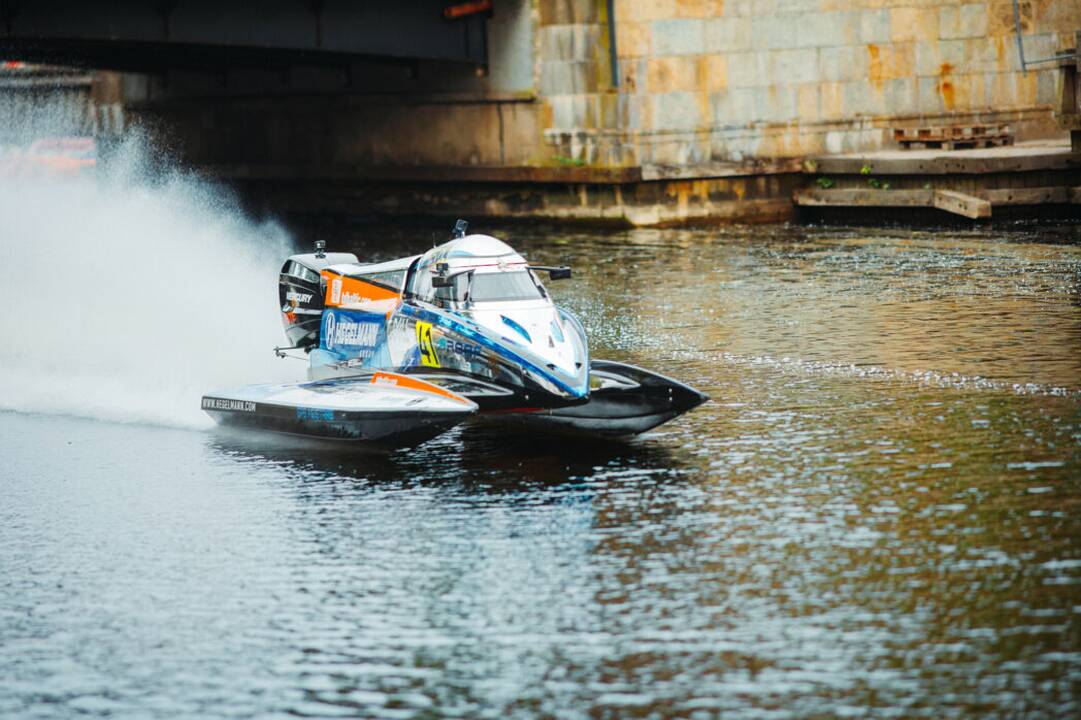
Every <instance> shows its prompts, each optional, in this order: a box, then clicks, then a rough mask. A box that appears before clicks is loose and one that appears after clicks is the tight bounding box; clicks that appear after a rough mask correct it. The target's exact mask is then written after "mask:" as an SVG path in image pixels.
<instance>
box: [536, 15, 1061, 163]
mask: <svg viewBox="0 0 1081 720" xmlns="http://www.w3.org/2000/svg"><path fill="white" fill-rule="evenodd" d="M537 5H538V8H539V13H538V15H539V21H538V35H539V38H540V53H539V63H540V65H541V72H540V76H541V85H540V93H541V96H542V99H543V101H544V102H545V103H546V104H547V107H548V108H549V110H550V118H551V123H550V125H549V126H548V128H547V130H546V136H547V138H548V141H549V144H550V145H551V146H553V147H554V148H555V152H556V153H557V155H560V156H569V157H570V158H571V159H572V160H574V161H582V162H587V163H615V164H672V165H694V164H704V163H709V162H717V161H744V160H747V159H749V158H779V157H796V156H801V155H806V154H812V153H823V152H843V151H852V150H861V149H873V148H876V147H880V146H882V145H883V144H884V141H885V139H886V132H887V129H888V128H889V127H892V126H895V125H913V124H921V123H927V124H941V123H964V122H987V121H994V120H1002V121H1007V122H1011V123H1012V124H1013V126H1014V128H1015V131H1016V132H1018V133H1019V135H1020V136H1021V137H1022V138H1024V137H1026V136H1039V135H1046V134H1048V133H1050V132H1054V131H1055V126H1054V123H1053V121H1052V120H1051V112H1050V107H1051V105H1052V104H1053V103H1054V101H1055V98H1056V96H1057V91H1056V71H1055V70H1054V69H1052V68H1051V67H1049V66H1047V65H1042V66H1038V68H1036V69H1032V70H1030V71H1029V72H1022V71H1021V69H1020V61H1019V59H1018V53H1017V46H1016V36H1015V34H1014V21H1013V7H1012V3H1011V2H1010V0H990V1H985V2H965V1H963V0H616V2H615V17H616V28H617V30H616V45H617V50H618V65H619V67H618V88H615V87H613V86H612V83H611V80H610V77H611V76H610V74H609V69H608V68H609V63H608V60H607V17H606V16H605V3H604V1H603V0H599V1H597V0H537ZM1020 8H1021V14H1022V20H1023V29H1024V33H1025V50H1026V56H1027V58H1028V59H1030V60H1031V59H1034V58H1046V57H1049V56H1050V55H1052V54H1054V53H1055V52H1056V51H1058V50H1060V49H1063V48H1065V47H1068V46H1070V45H1072V41H1073V32H1074V30H1076V29H1081V2H1078V0H1025V1H1024V2H1022V3H1021V4H1020Z"/></svg>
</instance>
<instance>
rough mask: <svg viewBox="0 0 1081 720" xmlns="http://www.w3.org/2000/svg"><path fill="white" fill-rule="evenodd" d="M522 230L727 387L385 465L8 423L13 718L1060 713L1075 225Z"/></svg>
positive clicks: (1071, 640)
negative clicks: (588, 433) (641, 415)
mask: <svg viewBox="0 0 1081 720" xmlns="http://www.w3.org/2000/svg"><path fill="white" fill-rule="evenodd" d="M505 231H506V232H505V234H507V235H508V236H509V237H510V238H511V240H512V242H515V243H517V244H518V245H519V246H521V247H522V248H523V249H524V250H525V251H526V252H527V254H528V257H530V258H531V259H533V260H536V261H538V262H544V263H550V264H556V263H560V262H569V263H571V264H573V265H574V266H575V267H576V270H577V277H576V279H575V280H573V281H572V282H570V283H560V284H553V287H552V289H553V292H555V293H556V294H557V296H558V297H559V298H560V299H561V301H564V302H566V303H567V304H568V305H570V306H571V307H572V308H573V309H574V310H575V311H576V312H577V313H578V314H579V315H580V316H581V317H582V318H583V320H584V321H585V323H586V325H587V328H588V330H589V332H590V333H591V336H592V338H593V341H594V354H595V355H598V356H603V357H611V358H612V359H616V360H628V361H631V362H636V363H638V364H642V365H645V366H647V367H652V368H656V369H658V370H660V371H662V372H666V373H669V374H672V375H674V376H676V377H679V378H681V379H685V380H688V381H690V382H691V383H693V384H695V385H697V386H699V387H701V389H702V390H704V391H705V392H707V393H709V394H710V395H711V396H712V397H713V398H714V400H713V401H712V402H710V403H708V404H706V405H704V406H702V407H701V408H699V409H697V410H696V411H694V412H692V413H690V414H689V415H687V416H686V417H684V418H681V419H680V420H679V421H678V422H675V423H672V424H669V425H665V426H662V427H661V428H659V429H658V430H657V431H655V432H652V433H649V434H648V435H647V436H645V437H642V438H639V439H636V440H634V441H631V442H628V443H616V444H598V443H593V442H567V441H566V440H565V439H558V440H552V441H541V440H540V439H538V438H536V437H524V438H523V437H521V436H505V435H504V434H502V433H501V432H499V431H498V428H496V429H493V428H491V427H486V426H466V427H462V428H459V429H457V430H455V431H454V432H452V433H449V434H447V435H445V436H443V437H441V438H438V439H436V440H435V441H432V442H430V443H427V444H425V445H423V446H420V447H418V448H415V449H412V450H408V451H399V452H396V453H392V454H390V455H355V454H353V453H351V452H344V451H342V450H341V449H337V448H332V449H326V448H311V447H306V448H303V449H298V448H297V447H291V446H285V447H282V446H277V447H275V446H259V445H256V444H255V442H254V441H253V440H252V439H251V438H244V439H241V440H238V439H237V438H234V437H230V436H223V435H219V434H209V435H208V434H198V433H186V432H179V431H172V430H162V429H152V428H146V427H141V426H118V425H109V424H104V423H92V422H85V421H77V420H70V419H63V418H35V417H29V416H22V415H13V414H0V453H2V454H3V455H4V457H5V458H6V459H7V473H6V475H4V476H3V479H2V482H3V486H2V487H3V489H4V490H5V499H6V502H5V503H4V504H3V505H0V613H2V614H0V618H2V622H0V644H3V646H4V647H5V651H6V652H5V654H4V659H2V660H0V671H2V672H3V673H4V677H5V678H12V682H10V683H5V684H4V686H3V687H0V714H3V715H13V716H18V715H29V714H36V715H40V716H43V717H48V716H54V717H67V716H70V715H71V714H73V713H75V712H84V713H99V714H105V713H110V712H111V713H114V714H117V715H130V716H145V715H185V714H186V715H201V714H226V713H232V714H237V715H260V716H263V715H266V716H274V715H289V716H297V715H304V716H308V715H310V716H320V717H322V716H346V717H356V716H362V717H368V716H370V717H399V716H400V717H438V716H454V715H457V716H464V717H536V716H556V717H587V716H588V717H691V716H695V715H697V716H700V717H715V716H717V715H718V714H720V713H728V714H733V715H738V716H741V717H742V716H747V717H770V716H791V715H793V714H795V715H801V716H822V717H835V716H840V715H845V714H867V715H878V716H893V717H896V716H903V717H936V718H938V717H951V716H969V715H973V714H976V715H981V716H998V717H1013V716H1019V715H1020V716H1024V715H1033V716H1040V717H1045V716H1057V717H1062V716H1071V715H1073V714H1076V713H1075V711H1076V709H1077V707H1078V703H1079V702H1081V695H1079V690H1078V688H1079V687H1081V507H1079V504H1081V396H1079V393H1078V391H1079V390H1081V359H1079V358H1081V352H1078V350H1079V349H1081V337H1079V332H1081V330H1079V328H1081V308H1079V306H1078V302H1077V298H1078V278H1079V276H1081V273H1079V269H1081V251H1079V248H1078V246H1077V245H1070V244H1062V242H1063V241H1064V238H1065V239H1069V238H1071V237H1074V235H1076V232H1077V230H1076V229H1074V228H1065V229H1058V230H1055V232H1054V233H1052V235H1053V238H1052V239H1055V240H1057V241H1059V244H1055V245H1048V244H1039V243H1035V242H1033V240H1034V239H1039V238H1040V237H1041V233H1044V232H1045V231H1046V229H1036V230H1031V229H1026V230H1023V231H1020V232H1014V233H1012V234H1010V235H1009V236H1008V237H1006V238H1000V237H998V236H996V235H992V234H986V233H979V232H975V233H954V234H948V235H944V234H942V233H937V234H931V233H926V232H914V233H900V232H898V231H882V232H878V233H873V234H868V233H856V232H853V231H847V230H846V231H837V230H831V229H824V228H769V229H763V228H750V229H738V228H737V229H727V230H724V231H720V232H716V231H709V232H706V231H648V232H633V233H623V234H616V235H596V234H588V233H566V232H561V233H555V232H554V231H549V230H547V229H544V228H540V229H537V228H524V227H520V226H516V227H511V228H506V229H505ZM388 235H389V239H390V240H395V239H398V240H401V245H400V247H398V248H395V249H393V250H390V249H387V248H386V247H383V246H382V245H381V244H379V243H376V242H375V241H366V240H365V239H364V238H357V239H355V240H353V241H352V242H353V244H354V245H355V247H356V249H357V250H358V251H360V252H361V253H362V254H364V255H366V256H370V257H372V258H373V259H379V258H386V257H390V256H392V255H393V254H396V253H397V252H399V251H401V252H409V251H414V250H419V249H424V247H425V246H426V245H428V244H430V243H429V241H428V240H427V239H425V238H426V236H420V237H421V238H422V239H421V241H420V242H419V243H415V242H414V240H413V239H411V237H409V236H406V235H405V234H403V235H402V236H401V237H400V238H396V237H395V236H394V232H393V231H388V233H387V234H384V236H383V237H381V238H380V240H381V242H386V241H387V240H388ZM1075 239H1076V238H1075ZM411 242H412V243H414V245H410V244H409V243H411Z"/></svg>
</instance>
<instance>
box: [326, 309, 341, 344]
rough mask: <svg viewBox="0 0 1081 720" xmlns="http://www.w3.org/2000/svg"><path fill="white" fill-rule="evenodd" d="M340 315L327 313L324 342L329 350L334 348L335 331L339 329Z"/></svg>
mask: <svg viewBox="0 0 1081 720" xmlns="http://www.w3.org/2000/svg"><path fill="white" fill-rule="evenodd" d="M337 325H338V317H337V315H335V314H334V313H327V320H326V322H325V323H324V327H323V344H324V345H326V346H327V350H333V349H334V331H335V330H336V329H337Z"/></svg>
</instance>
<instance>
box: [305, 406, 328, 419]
mask: <svg viewBox="0 0 1081 720" xmlns="http://www.w3.org/2000/svg"><path fill="white" fill-rule="evenodd" d="M333 419H334V411H333V410H323V409H322V408H306V407H298V408H297V420H323V421H330V420H333Z"/></svg>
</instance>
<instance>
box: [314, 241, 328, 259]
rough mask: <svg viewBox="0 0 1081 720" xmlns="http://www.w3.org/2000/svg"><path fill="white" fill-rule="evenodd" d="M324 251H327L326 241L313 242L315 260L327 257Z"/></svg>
mask: <svg viewBox="0 0 1081 720" xmlns="http://www.w3.org/2000/svg"><path fill="white" fill-rule="evenodd" d="M326 249H327V241H326V240H316V241H315V256H316V257H317V258H325V257H326V256H327V253H326Z"/></svg>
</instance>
